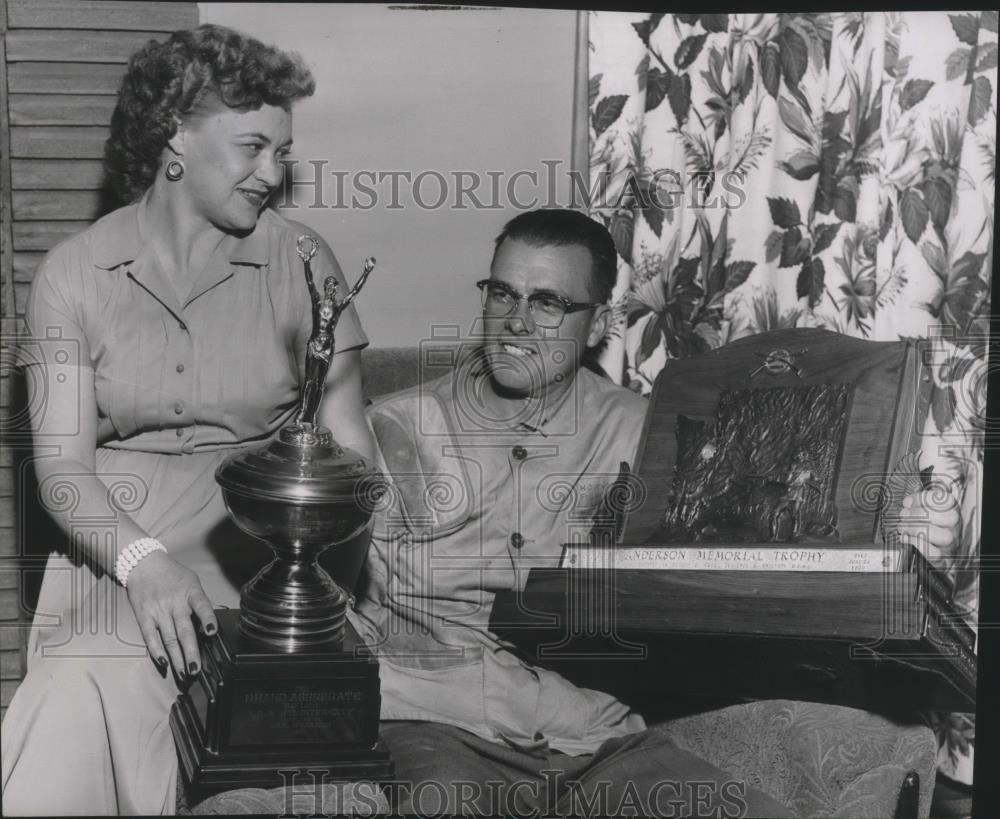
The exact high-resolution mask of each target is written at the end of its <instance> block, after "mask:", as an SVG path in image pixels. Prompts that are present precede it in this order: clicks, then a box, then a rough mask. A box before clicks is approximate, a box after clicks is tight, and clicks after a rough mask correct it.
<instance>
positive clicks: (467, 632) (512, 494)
mask: <svg viewBox="0 0 1000 819" xmlns="http://www.w3.org/2000/svg"><path fill="white" fill-rule="evenodd" d="M477 367H478V365H477V364H476V362H475V360H474V359H473V360H472V361H470V362H467V363H466V364H465V365H459V367H458V368H457V369H456V370H455V371H454V372H453V373H452V374H450V375H448V376H445V377H443V378H441V379H438V380H436V381H433V382H430V383H429V384H424V385H422V386H418V387H415V388H412V389H410V390H406V391H403V392H401V393H397V394H394V395H391V396H388V397H386V398H384V399H381V400H379V401H377V402H376V403H375V404H374V406H373V407H372V408H371V411H370V419H371V422H372V426H373V429H374V431H375V435H376V439H377V441H378V445H379V450H380V456H381V459H382V463H381V466H382V468H383V469H384V470H386V471H387V473H389V475H390V476H391V479H392V491H391V492H389V493H387V496H386V498H385V500H384V503H383V506H384V508H383V509H381V510H380V511H379V512H378V513H377V514H376V519H375V526H374V534H373V540H372V545H371V549H370V552H369V557H368V566H367V569H368V575H369V578H370V582H369V585H368V587H367V588H366V589H363V590H362V591H361V595H360V597H359V601H358V604H357V610H356V612H354V613H352V621H353V622H354V623H355V625H356V626H357V627H358V629H359V631H360V632H361V634H362V636H364V637H365V639H366V640H367V641H368V642H369V644H370V645H372V646H375V647H377V650H378V652H379V659H380V664H381V665H380V676H381V682H382V719H384V720H392V719H408V720H429V721H434V722H442V723H449V724H452V725H456V726H459V727H461V728H464V729H466V730H468V731H471V732H473V733H475V734H478V735H479V736H482V737H486V738H488V739H492V740H496V741H501V742H508V743H510V744H513V745H516V746H518V747H527V748H531V747H539V748H542V747H545V746H546V745H547V746H548V747H550V748H552V749H555V750H560V751H564V752H566V753H571V754H581V753H590V752H593V751H594V750H595V749H596V748H597V746H598V745H600V743H601V742H603V741H604V740H606V739H608V738H610V737H613V736H619V735H622V734H627V733H632V732H634V731H638V730H642V729H643V728H644V727H645V724H644V722H643V720H642V718H641V717H640V716H639V715H638V714H633V713H632V712H630V711H629V709H628V708H627V707H626V706H625V705H623V704H622V703H620V702H618V701H617V700H616V699H614V698H613V697H611V696H610V695H608V694H604V693H602V692H598V691H592V690H587V689H581V688H578V687H576V686H575V685H573V684H572V683H570V682H569V681H568V680H566V679H565V678H563V677H562V676H560V675H559V674H557V673H555V672H552V671H548V670H545V669H541V668H536V667H533V666H530V665H528V664H526V663H524V662H523V661H521V660H519V659H518V658H517V657H516V656H515V655H514V654H513V653H512V652H510V651H509V650H508V649H507V648H506V647H505V646H504V644H503V643H502V642H501V641H500V640H499V639H498V638H497V637H496V636H495V635H494V634H492V633H491V632H490V631H489V627H488V622H489V617H490V611H491V608H492V605H493V599H494V596H495V594H496V593H497V592H498V591H500V590H507V589H519V588H523V586H524V583H525V581H526V579H527V574H528V571H529V570H530V569H531V568H533V567H554V566H557V565H558V563H559V558H560V555H561V551H562V550H561V546H562V544H563V543H566V542H568V541H571V540H580V539H581V538H582V539H585V538H586V537H587V534H588V532H589V531H590V529H591V527H592V525H593V522H594V516H595V513H597V512H598V510H599V509H600V508H601V505H602V501H603V499H604V493H605V491H606V490H607V488H608V487H609V486H610V485H611V484H612V483H613V482H614V480H615V478H616V477H617V476H618V473H619V467H620V464H621V462H622V461H623V460H625V461H629V462H631V460H632V458H633V456H634V454H635V451H636V448H637V444H638V440H639V436H640V434H641V430H642V422H643V418H644V414H645V409H646V402H645V401H644V400H643V399H642V398H640V397H639V396H637V395H635V394H633V393H631V392H629V391H628V390H625V389H623V388H621V387H618V386H616V385H614V384H612V383H611V382H609V381H607V380H606V379H603V378H601V377H599V376H597V375H595V374H593V373H592V372H590V371H589V370H580V371H579V372H578V374H577V376H576V378H575V379H574V383H573V384H572V385H571V387H570V389H569V391H568V392H567V394H566V395H565V396H563V397H562V399H561V400H560V401H559V403H558V404H557V405H556V406H555V407H550V408H548V414H547V415H546V414H537V413H535V412H532V413H529V414H528V416H522V415H518V416H516V417H515V416H512V417H509V418H496V417H495V416H496V415H497V413H496V412H495V411H493V410H490V409H489V408H488V407H489V402H488V401H485V400H483V396H484V392H483V391H484V390H489V389H490V385H489V376H488V374H486V373H485V372H483V371H481V369H477Z"/></svg>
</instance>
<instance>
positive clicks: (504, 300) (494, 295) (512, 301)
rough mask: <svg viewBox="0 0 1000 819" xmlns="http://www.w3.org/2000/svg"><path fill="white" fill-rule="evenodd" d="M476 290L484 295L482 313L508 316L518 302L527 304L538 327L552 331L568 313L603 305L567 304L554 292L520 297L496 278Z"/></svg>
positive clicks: (572, 302)
mask: <svg viewBox="0 0 1000 819" xmlns="http://www.w3.org/2000/svg"><path fill="white" fill-rule="evenodd" d="M476 287H478V288H479V290H480V292H481V293H482V294H483V312H484V313H485V314H486V315H488V316H497V317H499V316H509V315H510V314H511V313H513V312H514V311H515V310H516V309H517V305H518V303H519V302H520V301H521V299H524V300H525V301H527V302H528V312H530V313H531V320H532V321H533V322H534V323H535V324H536V325H538V326H539V327H546V328H548V329H554V328H556V327H558V326H559V325H560V324H562V320H563V316H565V315H566V314H567V313H577V312H579V311H580V310H586V309H587V308H589V307H600V306H601V304H602V302H598V301H594V302H587V301H570V300H569V299H565V298H563V297H562V296H559V295H556V294H555V293H546V292H544V291H542V292H540V293H532V294H531V295H530V296H522V295H521V294H520V293H518V292H517V291H516V290H515V289H514V288H513V287H510V286H509V285H506V284H504V283H503V282H498V281H496V280H495V279H482V280H481V281H478V282H476Z"/></svg>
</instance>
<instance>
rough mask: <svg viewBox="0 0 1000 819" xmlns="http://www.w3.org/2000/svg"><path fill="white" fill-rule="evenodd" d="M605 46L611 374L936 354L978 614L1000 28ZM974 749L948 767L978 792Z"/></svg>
mask: <svg viewBox="0 0 1000 819" xmlns="http://www.w3.org/2000/svg"><path fill="white" fill-rule="evenodd" d="M589 31H590V43H589V76H590V87H589V92H590V110H589V114H590V117H589V127H590V185H591V187H590V205H589V207H590V213H591V215H592V216H593V217H594V218H596V219H599V220H601V221H602V222H603V223H604V224H605V225H606V226H607V227H608V229H609V230H610V231H611V234H612V236H613V237H614V239H615V244H616V246H617V248H618V252H619V256H620V259H619V281H618V286H617V288H616V291H615V294H616V301H615V305H616V317H617V319H618V322H617V324H616V326H615V328H614V329H613V331H612V332H611V333H610V334H609V339H608V343H607V345H606V347H605V349H604V351H603V355H602V360H601V363H602V365H603V366H604V368H605V370H606V371H607V372H608V373H609V374H611V375H612V376H613V377H617V378H618V379H619V380H620V381H621V382H622V383H624V384H626V385H628V386H629V387H630V388H632V389H634V390H636V391H638V392H641V393H643V394H648V392H649V391H650V389H651V387H652V383H653V380H654V379H655V377H656V375H657V373H658V372H659V371H660V369H661V368H662V367H663V365H664V363H665V362H666V361H667V360H669V359H672V358H682V357H685V356H689V355H693V354H697V353H701V352H705V351H708V350H710V349H713V348H716V347H719V346H720V345H722V344H725V343H727V342H729V341H733V340H736V339H738V338H742V337H744V336H747V335H751V334H753V333H759V332H764V331H766V330H773V329H778V328H785V327H823V328H826V329H829V330H834V331H836V332H840V333H845V334H848V335H852V336H858V337H863V338H870V339H873V340H895V339H899V338H919V339H933V342H930V341H929V342H927V343H929V344H932V347H931V349H932V353H931V355H932V356H933V360H934V362H935V365H934V366H933V367H931V368H930V372H931V378H932V380H933V385H934V389H933V391H932V400H931V402H930V407H929V408H928V412H927V421H926V424H925V427H924V430H923V432H924V440H925V441H926V445H925V446H924V447H923V449H922V450H921V452H920V455H919V460H920V466H921V467H922V468H925V467H927V466H930V465H931V464H933V465H934V467H935V474H938V475H943V476H945V478H947V479H950V480H951V481H952V482H953V484H954V485H955V486H956V487H958V489H959V490H960V491H961V493H962V495H961V496H962V507H963V521H964V527H965V534H964V538H963V543H962V551H961V554H962V555H963V556H964V558H963V559H961V560H959V561H956V563H955V564H954V565H953V566H952V567H951V571H952V574H953V576H954V577H955V579H956V580H957V582H958V583H959V584H960V586H961V589H962V593H963V602H964V604H965V605H967V606H968V608H969V609H970V610H972V611H974V609H975V596H976V583H975V573H974V572H970V571H967V569H968V566H969V565H970V563H971V562H972V560H973V559H974V558H975V557H976V556H977V555H978V548H979V543H978V537H979V534H978V533H979V519H978V508H979V502H980V500H981V491H982V484H981V474H980V473H981V464H982V448H983V422H982V419H983V417H984V415H985V373H986V362H985V355H986V343H987V332H988V326H989V307H990V287H991V280H990V278H991V264H992V251H993V247H992V238H993V212H994V202H993V199H994V177H995V171H996V122H997V91H996V89H997V13H996V12H995V11H989V12H980V11H976V12H875V13H862V12H811V13H781V14H776V13H774V14H661V13H657V14H636V13H622V12H591V13H590V15H589ZM950 724H955V723H954V721H953V722H950V723H949V722H948V721H946V720H945V721H939V722H938V723H937V725H938V726H939V730H944V729H942V728H941V727H940V726H942V725H943V726H945V727H947V725H950ZM963 725H964V723H963ZM944 733H945V734H947V735H948V736H952V735H951V734H948V732H947V731H944ZM968 735H969V730H967V729H965V728H963V733H962V735H961V736H960V737H959V736H957V735H955V736H954V737H953V739H954V741H953V742H952V741H951V740H947V741H945V742H944V745H943V749H942V758H941V763H942V766H943V767H944V769H945V770H946V771H947V772H949V773H950V774H952V775H954V776H956V777H958V778H960V779H963V780H967V779H968V778H969V777H971V764H966V762H967V760H968V759H969V758H970V754H968V753H966V751H967V749H968V747H969V740H968ZM956 749H958V750H956ZM963 760H966V762H963Z"/></svg>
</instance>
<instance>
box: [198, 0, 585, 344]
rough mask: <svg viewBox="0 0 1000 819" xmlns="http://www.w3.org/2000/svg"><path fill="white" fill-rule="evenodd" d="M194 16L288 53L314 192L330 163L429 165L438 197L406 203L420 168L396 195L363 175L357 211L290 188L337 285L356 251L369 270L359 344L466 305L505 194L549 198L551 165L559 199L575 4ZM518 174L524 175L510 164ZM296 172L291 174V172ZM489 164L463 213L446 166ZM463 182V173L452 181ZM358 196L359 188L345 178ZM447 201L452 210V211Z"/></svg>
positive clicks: (299, 141)
mask: <svg viewBox="0 0 1000 819" xmlns="http://www.w3.org/2000/svg"><path fill="white" fill-rule="evenodd" d="M199 6H200V9H201V18H202V21H203V22H217V23H222V24H225V25H231V26H233V27H235V28H238V29H240V30H242V31H245V32H247V33H248V34H252V35H253V36H256V37H258V38H260V39H262V40H264V41H265V42H269V43H274V44H276V45H278V46H280V47H282V48H286V49H292V50H296V51H298V52H299V53H301V54H302V56H303V57H304V58H305V60H306V61H307V63H308V64H309V65H310V67H311V68H312V70H313V71H314V73H315V76H316V80H317V92H316V94H315V96H314V97H312V98H311V99H308V100H305V101H303V102H301V103H299V105H298V107H297V108H296V110H295V123H294V127H295V133H294V138H295V146H294V156H295V158H296V159H297V160H298V162H299V165H298V167H297V169H296V175H297V176H298V177H300V178H301V177H303V176H305V177H306V178H312V176H313V167H312V166H309V165H307V164H305V163H306V162H308V161H310V160H313V161H317V162H320V161H323V162H325V163H327V164H326V165H325V170H326V171H327V173H326V174H325V175H324V176H323V195H322V197H321V204H327V205H337V204H338V201H337V200H338V196H337V185H336V177H335V176H334V174H333V171H339V172H346V174H347V177H346V180H345V181H348V182H349V181H350V180H351V179H352V178H353V177H354V175H355V174H357V173H358V172H362V171H376V172H377V171H383V172H388V171H409V172H411V174H412V177H413V178H414V180H416V178H417V175H418V174H420V173H421V172H423V171H437V172H438V173H441V174H443V175H444V176H445V180H446V182H447V184H448V188H449V193H450V195H449V197H448V198H449V206H444V207H440V208H437V209H425V208H421V207H420V206H419V205H418V204H417V202H418V201H420V200H422V201H423V202H424V203H425V204H427V205H432V204H434V203H435V200H437V199H439V198H440V190H441V186H440V185H439V183H438V181H437V179H436V178H435V177H434V176H432V175H425V176H424V177H423V178H422V180H421V182H420V185H419V190H417V191H416V193H417V196H416V197H414V196H413V195H412V193H413V190H412V187H413V186H411V185H408V184H407V183H406V182H405V179H404V178H403V177H399V176H397V177H396V179H397V180H398V185H399V196H398V198H397V202H396V203H395V204H398V205H400V206H401V207H398V208H395V207H392V205H393V204H394V203H393V202H392V191H391V180H392V177H383V179H384V181H383V184H382V185H378V184H377V183H376V184H372V183H369V182H368V181H367V179H364V178H362V179H361V180H360V181H361V182H362V183H363V184H368V186H369V187H373V188H375V190H376V194H377V195H378V201H377V202H376V203H375V206H374V207H372V208H371V209H367V210H366V209H362V208H354V209H350V208H338V207H318V208H311V207H307V205H311V204H314V202H315V198H316V192H315V189H312V188H308V187H301V186H300V187H298V188H297V189H296V198H295V201H296V202H297V203H299V207H298V208H296V209H295V213H294V218H297V219H300V220H301V221H303V222H305V223H306V224H308V225H309V226H310V227H312V228H314V229H315V230H316V231H318V232H319V233H320V234H321V235H322V236H323V237H324V238H326V239H327V241H329V242H330V244H331V245H332V246H333V248H334V251H335V252H336V254H337V256H338V258H339V260H340V262H341V265H342V266H343V267H344V270H345V272H346V273H347V278H348V280H349V281H353V280H354V279H355V278H356V277H357V276H358V274H359V272H360V267H361V261H362V259H363V258H364V257H366V256H369V255H374V256H375V257H376V258H377V259H378V267H377V268H376V271H375V273H374V274H373V275H372V278H371V280H370V281H369V283H368V285H366V288H365V291H364V293H363V294H362V295H361V296H360V297H359V299H358V301H357V304H358V308H359V310H360V312H361V317H362V320H363V321H364V325H365V329H366V331H367V332H368V336H369V338H370V339H371V342H372V345H373V346H378V347H386V346H397V345H403V346H405V345H411V344H415V343H416V342H417V341H418V340H419V339H420V338H423V337H425V336H426V335H427V334H428V333H429V332H430V330H431V326H432V325H433V324H434V323H439V324H440V323H444V324H455V323H456V322H459V321H461V322H462V323H463V324H465V325H466V326H467V324H468V322H469V321H470V320H471V319H472V318H473V317H474V316H475V315H476V313H477V312H478V309H479V302H478V294H477V292H476V290H475V288H474V287H473V285H472V283H473V282H474V281H475V280H476V279H478V278H482V277H483V276H485V275H486V274H487V272H488V268H489V261H490V253H491V250H492V241H493V237H494V236H495V235H496V233H497V232H498V231H499V229H500V227H501V226H502V225H503V223H504V222H505V221H506V220H507V219H509V218H511V217H512V216H514V215H515V214H516V213H517V212H518V211H517V208H516V207H514V206H513V205H512V204H511V202H510V199H509V197H508V196H507V191H506V188H507V186H508V185H509V184H513V186H514V188H513V194H514V198H515V199H516V200H519V201H521V202H525V203H527V202H529V201H530V200H531V199H533V198H537V199H539V200H540V202H539V204H542V203H543V202H544V201H545V200H547V199H549V198H550V197H549V196H548V191H547V185H548V183H547V181H546V166H545V165H543V164H542V162H541V161H542V160H552V161H556V160H558V161H560V162H561V163H562V164H561V166H560V167H559V168H558V171H557V172H556V173H553V174H550V176H551V177H552V178H553V180H554V182H555V183H556V196H555V197H554V200H553V202H552V204H567V203H568V200H569V190H570V188H569V181H568V177H567V176H566V173H567V171H568V166H569V157H570V132H571V115H572V97H573V49H574V42H575V40H574V37H575V13H574V12H572V11H553V10H536V9H500V8H484V9H459V8H441V9H435V10H417V9H413V8H409V9H407V8H393V7H389V6H380V5H370V6H369V5H361V4H351V5H340V4H337V5H333V4H313V5H308V4H288V5H284V4H283V5H281V6H278V5H277V4H271V3H261V4H235V3H201V4H199ZM522 169H523V170H525V171H534V172H535V173H536V174H537V175H538V181H537V184H534V183H532V181H531V179H530V177H528V176H524V175H522V176H521V177H518V178H513V177H512V174H514V173H515V172H517V171H518V170H522ZM303 171H305V173H303ZM456 171H469V172H473V173H477V174H480V175H484V174H486V172H488V171H492V172H494V174H495V175H494V178H496V179H498V180H499V181H500V184H499V189H500V190H499V193H500V195H499V196H497V197H495V200H494V197H492V196H491V195H490V185H491V184H492V183H491V182H490V180H489V178H488V177H486V178H484V182H483V186H482V187H481V188H480V189H479V190H478V192H477V193H478V198H479V199H480V201H482V202H483V203H484V204H486V205H492V204H494V203H495V204H497V205H498V207H497V208H496V209H482V210H481V209H477V208H475V207H473V206H472V205H473V202H472V198H471V197H469V196H459V195H458V194H457V188H456V185H455V178H454V175H453V174H454V172H456ZM466 184H467V185H469V184H471V177H466ZM341 191H342V192H343V193H344V194H345V195H344V196H343V197H341V199H342V200H343V201H344V202H348V201H349V200H350V195H351V193H354V194H355V196H356V199H357V201H358V203H359V204H361V205H367V204H368V203H369V201H370V199H371V197H369V196H367V195H364V194H363V193H362V192H361V191H360V189H359V188H358V187H357V186H354V185H350V184H348V185H345V186H343V188H341ZM456 197H457V198H458V199H459V203H460V204H465V205H467V207H466V209H464V210H459V209H456V208H454V207H452V206H453V205H454V204H455V200H456Z"/></svg>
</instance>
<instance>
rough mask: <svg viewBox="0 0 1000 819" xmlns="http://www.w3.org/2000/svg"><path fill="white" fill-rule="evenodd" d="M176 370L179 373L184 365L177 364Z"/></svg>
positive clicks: (182, 370)
mask: <svg viewBox="0 0 1000 819" xmlns="http://www.w3.org/2000/svg"><path fill="white" fill-rule="evenodd" d="M177 372H179V373H182V372H184V365H183V364H178V365H177Z"/></svg>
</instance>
